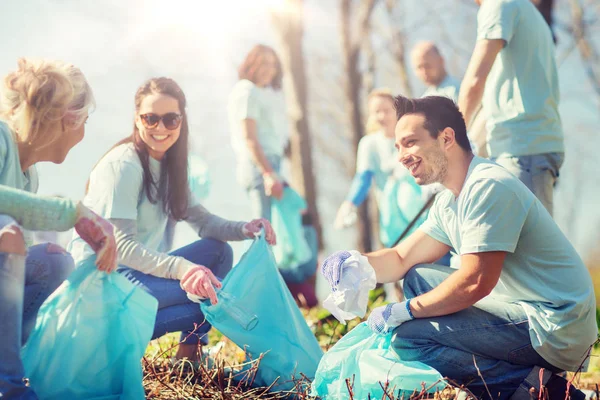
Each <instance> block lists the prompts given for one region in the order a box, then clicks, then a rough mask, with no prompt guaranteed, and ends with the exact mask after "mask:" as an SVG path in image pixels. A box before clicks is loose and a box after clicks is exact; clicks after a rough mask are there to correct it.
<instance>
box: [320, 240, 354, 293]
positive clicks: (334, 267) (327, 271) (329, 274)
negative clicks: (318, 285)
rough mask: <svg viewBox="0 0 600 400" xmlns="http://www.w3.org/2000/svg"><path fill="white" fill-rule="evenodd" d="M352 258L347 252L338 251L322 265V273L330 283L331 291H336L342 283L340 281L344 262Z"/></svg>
mask: <svg viewBox="0 0 600 400" xmlns="http://www.w3.org/2000/svg"><path fill="white" fill-rule="evenodd" d="M350 257H352V254H350V252H349V251H347V250H342V251H336V252H335V253H333V254H332V255H330V256H329V257H327V258H326V259H325V261H323V265H321V273H322V274H323V276H324V277H325V279H327V282H329V286H330V287H331V291H332V292H333V291H335V290H336V288H337V286H338V284H339V283H340V279H341V277H342V269H343V267H344V261H346V260H347V259H348V258H350Z"/></svg>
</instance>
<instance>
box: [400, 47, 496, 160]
mask: <svg viewBox="0 0 600 400" xmlns="http://www.w3.org/2000/svg"><path fill="white" fill-rule="evenodd" d="M411 61H412V65H413V68H414V70H415V75H417V77H418V78H419V79H420V80H421V81H422V82H423V83H424V84H425V85H427V89H426V90H425V92H424V93H423V95H422V96H421V97H426V96H445V97H448V98H450V99H452V100H453V101H454V102H457V101H458V92H459V90H460V80H458V79H456V78H454V77H453V76H451V75H450V74H448V72H447V71H446V63H445V61H444V57H443V56H442V53H441V52H440V50H439V49H438V47H437V46H436V45H435V43H433V42H429V41H423V42H419V43H417V44H416V45H415V47H413V49H412V52H411ZM468 134H469V139H470V140H471V143H472V146H473V148H474V150H475V152H476V154H477V155H478V156H481V157H487V156H488V153H487V148H486V131H485V120H484V118H483V113H482V112H480V111H478V112H477V113H476V116H475V117H474V118H473V123H472V124H471V126H470V129H469V132H468Z"/></svg>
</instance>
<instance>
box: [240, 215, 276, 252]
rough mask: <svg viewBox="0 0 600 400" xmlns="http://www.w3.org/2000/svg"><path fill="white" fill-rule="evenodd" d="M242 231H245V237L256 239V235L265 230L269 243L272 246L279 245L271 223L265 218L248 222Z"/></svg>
mask: <svg viewBox="0 0 600 400" xmlns="http://www.w3.org/2000/svg"><path fill="white" fill-rule="evenodd" d="M242 229H243V230H244V236H246V237H247V238H250V239H254V237H255V236H256V234H258V233H260V230H261V229H264V230H265V239H266V240H267V243H269V244H270V245H271V246H274V245H276V244H277V237H276V236H275V231H274V230H273V227H272V226H271V223H270V222H269V221H268V220H266V219H264V218H258V219H253V220H252V221H250V222H247V223H246V224H245V225H244V227H243V228H242Z"/></svg>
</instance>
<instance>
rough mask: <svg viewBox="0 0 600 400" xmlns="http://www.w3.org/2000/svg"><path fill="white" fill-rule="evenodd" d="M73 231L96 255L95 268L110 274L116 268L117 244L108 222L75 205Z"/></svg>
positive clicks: (80, 205)
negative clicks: (75, 216)
mask: <svg viewBox="0 0 600 400" xmlns="http://www.w3.org/2000/svg"><path fill="white" fill-rule="evenodd" d="M76 221H77V222H76V223H75V231H76V232H77V233H78V234H79V236H80V237H81V238H82V239H83V240H84V241H85V242H86V243H87V244H89V245H90V247H91V248H92V249H93V250H94V252H95V253H96V254H97V257H96V266H97V267H98V269H99V270H100V271H105V272H107V273H110V272H112V271H114V270H115V269H116V268H117V242H116V241H115V236H114V228H113V226H112V224H111V223H110V222H108V221H107V220H105V219H104V218H102V217H100V216H99V215H98V214H96V213H94V212H93V211H92V210H90V209H89V208H87V207H86V206H84V205H83V204H82V203H79V204H77V220H76Z"/></svg>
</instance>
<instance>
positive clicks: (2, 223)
mask: <svg viewBox="0 0 600 400" xmlns="http://www.w3.org/2000/svg"><path fill="white" fill-rule="evenodd" d="M0 253H10V254H20V255H26V254H27V245H26V244H25V238H24V237H23V231H22V230H21V227H20V226H19V225H18V224H17V223H16V221H15V220H14V219H12V218H11V217H9V216H6V215H0Z"/></svg>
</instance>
